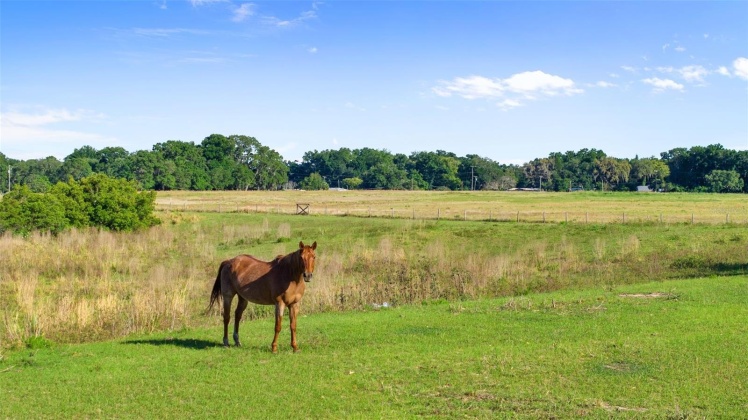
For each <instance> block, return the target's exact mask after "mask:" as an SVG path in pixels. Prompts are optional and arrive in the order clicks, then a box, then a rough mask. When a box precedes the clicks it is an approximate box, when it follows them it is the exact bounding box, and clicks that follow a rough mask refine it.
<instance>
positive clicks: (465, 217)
mask: <svg viewBox="0 0 748 420" xmlns="http://www.w3.org/2000/svg"><path fill="white" fill-rule="evenodd" d="M463 219H464V220H467V210H465V215H464V216H463Z"/></svg>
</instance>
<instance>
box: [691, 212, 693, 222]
mask: <svg viewBox="0 0 748 420" xmlns="http://www.w3.org/2000/svg"><path fill="white" fill-rule="evenodd" d="M691 224H693V213H691Z"/></svg>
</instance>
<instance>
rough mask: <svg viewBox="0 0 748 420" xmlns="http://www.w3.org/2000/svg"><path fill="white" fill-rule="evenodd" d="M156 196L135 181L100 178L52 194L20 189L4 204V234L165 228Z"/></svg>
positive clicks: (0, 209) (0, 215)
mask: <svg viewBox="0 0 748 420" xmlns="http://www.w3.org/2000/svg"><path fill="white" fill-rule="evenodd" d="M155 200H156V193H155V192H153V191H148V192H138V190H137V188H136V186H135V183H134V182H133V181H127V180H124V179H116V178H110V177H108V176H106V175H104V174H95V175H92V176H90V177H87V178H83V179H81V180H80V181H75V180H73V179H72V178H70V179H69V180H68V182H59V183H57V184H56V185H55V186H53V187H52V188H51V189H50V192H49V193H35V192H32V191H31V190H30V189H29V188H28V187H27V186H16V187H15V188H14V189H13V191H11V192H10V193H8V194H6V195H5V196H3V198H2V200H1V201H0V233H2V232H5V231H11V232H14V233H17V234H21V235H24V236H25V235H28V234H29V233H30V232H32V231H44V232H50V233H52V234H57V233H59V232H61V231H63V230H64V229H66V228H69V227H78V228H80V227H86V226H94V227H103V228H106V229H110V230H115V231H131V230H137V229H142V228H146V227H150V226H153V225H156V224H158V223H160V221H159V220H158V219H157V218H156V217H154V216H153V210H154V202H155Z"/></svg>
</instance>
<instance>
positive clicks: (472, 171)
mask: <svg viewBox="0 0 748 420" xmlns="http://www.w3.org/2000/svg"><path fill="white" fill-rule="evenodd" d="M473 190H475V166H471V167H470V191H473Z"/></svg>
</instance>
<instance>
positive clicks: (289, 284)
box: [208, 242, 317, 353]
mask: <svg viewBox="0 0 748 420" xmlns="http://www.w3.org/2000/svg"><path fill="white" fill-rule="evenodd" d="M315 249H317V242H314V243H313V244H312V245H311V246H309V245H304V242H299V249H297V250H296V251H294V252H292V253H290V254H288V255H286V256H283V255H279V256H277V257H276V258H275V259H274V260H273V261H270V262H265V261H260V260H258V259H257V258H255V257H253V256H251V255H239V256H237V257H234V258H232V259H230V260H226V261H223V262H222V263H221V267H220V268H219V269H218V276H217V277H216V282H215V284H213V292H212V293H211V294H210V305H209V306H208V310H210V309H211V308H212V307H213V304H214V303H215V302H216V300H218V298H219V297H220V298H223V345H224V346H227V347H228V345H229V321H230V318H231V301H232V300H233V299H234V295H239V304H238V305H237V306H236V312H235V313H234V343H235V344H236V345H237V346H241V343H240V342H239V322H240V321H241V319H242V313H243V312H244V309H246V307H247V302H252V303H257V304H260V305H275V337H274V338H273V345H272V349H273V353H275V352H277V351H278V334H279V333H280V330H281V321H282V320H283V312H284V311H285V309H286V307H288V313H289V316H290V317H291V347H293V351H294V352H297V351H299V346H298V344H297V343H296V318H297V316H298V314H299V303H300V302H301V298H302V297H304V290H305V289H306V284H305V282H309V281H310V280H312V273H313V272H314V259H315V257H316V256H315V254H314V250H315ZM302 279H304V281H301V280H302Z"/></svg>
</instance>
